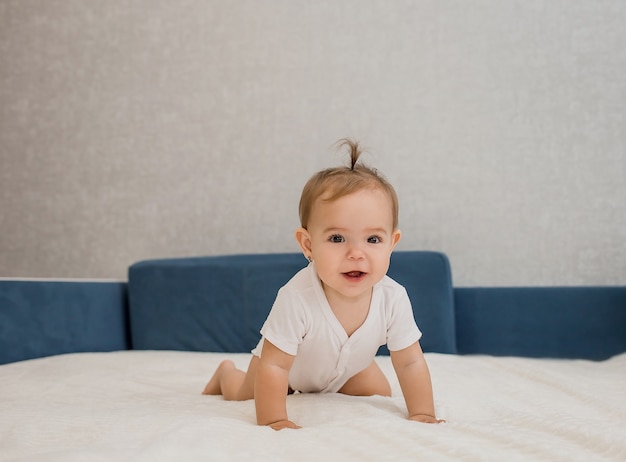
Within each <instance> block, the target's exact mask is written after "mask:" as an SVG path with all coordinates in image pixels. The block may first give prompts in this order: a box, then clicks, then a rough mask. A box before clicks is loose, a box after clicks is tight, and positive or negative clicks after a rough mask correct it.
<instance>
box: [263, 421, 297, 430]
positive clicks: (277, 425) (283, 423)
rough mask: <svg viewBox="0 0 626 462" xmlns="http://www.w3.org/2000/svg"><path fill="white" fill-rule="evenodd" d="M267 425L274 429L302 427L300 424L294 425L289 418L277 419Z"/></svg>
mask: <svg viewBox="0 0 626 462" xmlns="http://www.w3.org/2000/svg"><path fill="white" fill-rule="evenodd" d="M267 426H268V427H272V428H273V429H274V430H282V429H283V428H293V429H296V430H297V429H299V428H302V427H301V426H300V425H296V424H295V423H293V422H292V421H291V420H279V421H278V422H274V423H271V424H268V425H267Z"/></svg>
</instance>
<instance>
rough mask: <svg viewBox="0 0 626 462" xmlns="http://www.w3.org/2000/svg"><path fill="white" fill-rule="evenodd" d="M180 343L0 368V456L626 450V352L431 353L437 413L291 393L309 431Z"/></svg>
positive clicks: (390, 455)
mask: <svg viewBox="0 0 626 462" xmlns="http://www.w3.org/2000/svg"><path fill="white" fill-rule="evenodd" d="M225 357H229V358H234V359H235V361H236V363H237V364H239V365H240V366H242V367H245V366H246V365H247V363H248V361H249V355H248V354H244V353H240V354H235V355H233V354H226V353H203V352H180V351H123V352H110V353H74V354H67V355H60V356H53V357H48V358H41V359H34V360H29V361H22V362H17V363H12V364H9V365H5V366H3V367H1V368H0V395H1V396H2V405H1V411H0V422H1V424H0V435H1V436H0V446H1V448H2V449H1V452H2V455H1V457H0V459H1V460H3V461H40V460H41V461H44V460H45V461H63V462H67V461H73V460H76V461H78V460H81V461H88V460H94V461H98V460H136V461H142V460H145V461H159V460H181V461H182V460H234V461H238V460H302V461H308V460H311V461H318V460H346V461H348V460H355V461H356V460H358V461H363V460H394V461H400V460H442V459H448V460H585V461H588V460H615V461H619V460H626V393H625V386H624V385H625V382H624V378H625V373H626V372H625V371H626V354H622V355H618V356H616V357H613V358H611V359H609V360H606V361H602V362H594V361H588V360H562V359H560V360H549V359H530V358H513V357H489V356H458V355H445V354H438V353H427V360H428V362H429V364H430V368H431V372H432V376H433V385H434V389H435V402H436V408H437V413H438V415H439V416H441V417H443V418H445V419H446V420H447V423H445V424H441V425H427V424H420V423H417V422H412V421H409V420H407V419H406V410H405V406H404V402H403V398H402V396H401V394H400V391H399V385H398V384H397V381H396V380H395V376H394V374H393V370H392V368H391V364H390V360H389V357H388V356H381V357H378V361H379V364H380V365H381V367H382V369H383V371H384V372H385V373H386V374H387V376H388V377H389V379H390V381H391V383H392V389H393V396H392V397H391V398H384V397H351V396H345V395H339V394H327V395H317V394H300V395H293V396H289V397H288V402H287V403H288V404H287V405H288V409H289V412H290V416H291V418H292V419H293V420H294V421H296V422H297V423H299V424H300V425H302V426H303V428H302V429H301V430H284V431H281V432H275V431H273V430H271V429H270V428H267V427H259V426H257V425H255V413H254V404H253V402H252V401H246V402H227V401H224V400H223V399H222V398H221V397H217V396H203V395H201V394H200V391H201V390H202V388H203V386H204V382H205V381H206V380H207V378H208V377H209V375H210V374H211V372H212V371H213V370H214V368H215V367H216V366H217V364H218V363H219V361H220V360H222V359H223V358H225Z"/></svg>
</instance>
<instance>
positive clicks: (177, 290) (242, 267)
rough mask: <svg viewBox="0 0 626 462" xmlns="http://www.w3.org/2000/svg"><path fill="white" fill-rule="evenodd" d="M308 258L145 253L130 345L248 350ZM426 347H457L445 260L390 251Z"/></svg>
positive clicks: (135, 283)
mask: <svg viewBox="0 0 626 462" xmlns="http://www.w3.org/2000/svg"><path fill="white" fill-rule="evenodd" d="M305 265H306V260H305V259H304V257H303V256H302V255H301V254H295V253H294V254H257V255H228V256H213V257H194V258H177V259H163V260H146V261H143V262H139V263H135V264H134V265H132V266H131V267H130V269H129V276H128V293H129V309H130V326H131V338H132V346H133V348H135V349H153V350H165V349H167V350H192V351H215V352H249V351H250V350H251V349H252V348H254V346H255V345H256V343H257V342H258V340H259V338H260V334H259V330H260V329H261V326H262V325H263V322H264V321H265V318H266V317H267V314H268V313H269V311H270V309H271V307H272V304H273V302H274V298H275V297H276V293H277V292H278V289H279V288H280V287H281V286H282V285H284V284H285V283H286V282H287V281H288V280H289V279H290V278H291V277H292V276H293V275H294V274H295V273H296V272H297V271H299V270H300V269H301V268H303V267H304V266H305ZM389 276H391V277H392V278H394V279H395V280H396V281H398V282H399V283H400V284H402V285H404V286H405V287H406V289H407V292H408V293H409V297H410V298H411V301H412V303H413V310H414V314H415V319H416V321H417V323H418V325H419V327H420V329H421V330H422V332H423V334H424V335H423V338H422V341H421V344H422V348H423V349H424V350H425V351H433V352H441V353H456V341H455V326H454V319H455V318H454V306H453V292H452V281H451V276H450V265H449V263H448V259H447V258H446V256H445V255H444V254H441V253H437V252H418V251H411V252H395V253H394V254H393V255H392V260H391V266H390V270H389Z"/></svg>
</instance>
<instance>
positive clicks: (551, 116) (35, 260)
mask: <svg viewBox="0 0 626 462" xmlns="http://www.w3.org/2000/svg"><path fill="white" fill-rule="evenodd" d="M624 24H626V3H624V2H621V1H601V0H600V1H599V0H577V1H569V0H567V1H565V0H561V1H558V0H555V1H539V0H519V1H502V0H480V1H479V0H475V1H465V0H458V1H451V0H443V1H441V0H436V1H435V0H433V1H406V0H405V1H400V0H398V1H387V0H385V1H361V0H342V1H334V0H321V1H315V2H311V1H304V0H267V1H256V0H251V1H243V0H235V1H226V0H223V1H217V0H213V1H204V0H203V1H190V0H186V1H176V2H174V1H170V0H134V1H126V0H123V1H122V0H108V1H101V2H97V1H84V0H2V1H0V111H1V112H0V114H1V126H0V211H1V215H0V276H5V277H7V276H8V277H11V276H14V277H20V276H25V277H90V278H91V277H96V278H125V277H126V268H127V266H128V265H129V264H131V263H133V262H134V261H137V260H140V259H146V258H157V257H170V256H188V255H211V254H229V253H242V252H291V251H297V246H296V243H295V240H294V238H293V231H294V229H295V228H296V227H297V226H298V219H297V202H298V199H299V194H300V190H301V188H302V186H303V184H304V182H305V181H306V179H307V178H308V177H309V176H310V175H311V174H312V173H313V172H314V171H315V170H317V169H320V168H323V167H327V166H331V165H337V164H339V163H342V162H344V161H345V159H343V158H341V156H339V155H337V154H336V153H335V152H334V150H333V149H332V148H331V145H332V143H333V142H334V141H336V140H337V139H338V138H341V137H345V136H351V137H355V138H357V139H359V140H361V141H362V143H363V144H364V145H365V146H366V147H367V148H369V154H368V156H367V161H368V162H369V163H370V164H372V165H374V166H376V167H378V168H379V169H380V170H381V171H382V172H383V173H385V174H386V176H387V177H388V178H389V179H390V180H391V181H392V182H393V183H394V184H395V185H396V187H397V190H398V193H399V196H400V201H401V216H400V224H401V228H402V230H403V233H404V234H403V240H402V242H401V244H400V248H401V249H405V250H406V249H436V250H441V251H444V252H446V253H447V254H448V255H449V257H450V259H451V262H452V265H453V272H454V279H455V283H456V284H457V285H525V284H537V285H544V284H624V283H626V239H625V238H626V231H625V230H626V212H625V207H624V203H625V202H626V182H625V180H624V179H625V178H626V79H625V78H624V75H626V27H624Z"/></svg>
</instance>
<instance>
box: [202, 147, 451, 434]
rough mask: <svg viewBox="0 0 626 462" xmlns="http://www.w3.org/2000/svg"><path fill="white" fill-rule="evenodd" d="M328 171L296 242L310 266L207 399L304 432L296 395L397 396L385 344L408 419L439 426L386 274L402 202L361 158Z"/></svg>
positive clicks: (406, 314) (411, 331)
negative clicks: (381, 363) (381, 361)
mask: <svg viewBox="0 0 626 462" xmlns="http://www.w3.org/2000/svg"><path fill="white" fill-rule="evenodd" d="M341 146H342V147H347V148H348V149H349V150H350V157H351V165H350V167H337V168H330V169H326V170H322V171H320V172H318V173H316V174H315V175H313V177H312V178H311V179H310V180H309V181H308V182H307V184H306V185H305V186H304V190H303V191H302V197H301V198H300V221H301V225H302V227H301V228H299V229H298V230H297V231H296V240H297V241H298V244H300V247H301V249H302V252H303V253H304V256H305V257H306V258H307V259H308V260H309V262H310V263H309V265H308V266H307V267H306V268H304V269H302V270H301V271H299V272H298V273H297V274H296V275H295V276H294V277H293V278H292V279H291V280H290V281H289V282H288V283H287V284H286V285H285V286H283V287H282V288H281V289H280V290H279V291H278V294H277V296H276V300H275V302H274V305H273V307H272V309H271V312H270V314H269V316H268V318H267V320H266V321H265V324H264V325H263V328H262V329H261V334H262V338H261V340H260V341H259V344H258V345H257V347H256V348H255V349H254V350H252V353H253V357H252V360H251V361H250V365H249V367H248V370H247V372H243V371H241V370H239V369H237V368H236V367H235V365H234V363H233V362H232V361H230V360H226V361H223V362H222V363H221V364H220V365H219V367H218V368H217V370H216V371H215V374H214V375H213V377H212V378H211V380H210V381H209V382H208V383H207V385H206V387H205V388H204V391H203V394H206V395H219V394H222V395H223V396H224V398H225V399H227V400H247V399H252V398H254V400H255V406H256V415H257V422H258V424H259V425H268V426H270V427H272V428H273V429H275V430H281V429H283V428H300V427H299V426H298V425H296V424H295V423H294V422H292V421H290V420H289V417H288V416H287V404H286V397H287V394H288V393H293V391H299V392H302V393H335V392H338V393H344V394H347V395H355V396H371V395H382V396H391V387H390V385H389V382H388V380H387V378H386V377H385V375H384V374H383V372H382V371H381V370H380V368H379V367H378V365H377V364H376V362H375V360H374V357H375V356H376V352H377V351H378V348H379V347H380V346H381V345H384V344H386V345H387V347H388V349H389V350H390V354H391V361H392V364H393V367H394V370H395V372H396V374H397V376H398V380H399V383H400V386H401V388H402V393H403V395H404V399H405V402H406V405H407V408H408V412H409V419H411V420H416V421H420V422H427V423H439V422H442V420H439V419H437V417H436V416H435V408H434V403H433V392H432V384H431V380H430V374H429V371H428V366H427V364H426V360H425V359H424V354H423V353H422V349H421V347H420V344H419V339H420V337H421V335H422V334H421V332H420V330H419V329H418V327H417V325H416V324H415V320H414V318H413V310H412V308H411V302H410V301H409V297H408V295H407V293H406V290H405V289H404V288H403V287H402V286H401V285H399V284H398V283H397V282H395V281H393V280H392V279H391V278H389V277H388V276H386V273H387V270H388V268H389V259H390V256H391V252H392V251H393V249H394V247H395V246H396V244H397V243H398V241H399V240H400V230H398V198H397V195H396V192H395V190H394V188H393V187H392V186H391V184H389V183H388V182H387V180H385V179H384V178H383V177H382V176H381V175H380V174H379V173H378V172H377V171H376V170H374V169H371V168H368V167H366V166H364V165H362V164H361V163H359V162H358V160H359V156H360V155H361V151H360V149H359V145H358V143H356V142H354V141H351V140H342V141H341Z"/></svg>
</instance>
